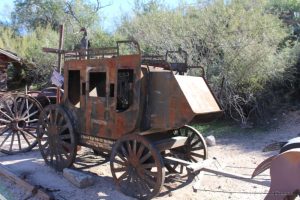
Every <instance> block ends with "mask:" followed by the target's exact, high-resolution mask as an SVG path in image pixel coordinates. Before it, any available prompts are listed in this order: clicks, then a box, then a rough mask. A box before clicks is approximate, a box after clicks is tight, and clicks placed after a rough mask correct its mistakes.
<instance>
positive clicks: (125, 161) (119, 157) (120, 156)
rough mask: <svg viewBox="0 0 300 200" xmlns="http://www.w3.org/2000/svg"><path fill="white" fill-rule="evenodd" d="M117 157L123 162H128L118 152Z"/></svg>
mask: <svg viewBox="0 0 300 200" xmlns="http://www.w3.org/2000/svg"><path fill="white" fill-rule="evenodd" d="M116 156H118V157H119V158H121V160H122V161H124V162H127V160H126V158H125V157H124V156H122V155H121V154H120V153H119V152H117V154H116Z"/></svg>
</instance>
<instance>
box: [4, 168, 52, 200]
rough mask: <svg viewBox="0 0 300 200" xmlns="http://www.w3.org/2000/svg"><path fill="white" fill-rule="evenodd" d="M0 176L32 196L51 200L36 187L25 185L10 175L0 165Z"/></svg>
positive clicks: (22, 181) (8, 171) (7, 170)
mask: <svg viewBox="0 0 300 200" xmlns="http://www.w3.org/2000/svg"><path fill="white" fill-rule="evenodd" d="M0 175H2V176H4V177H6V178H7V179H9V180H10V181H12V182H13V183H15V184H17V185H18V186H20V187H22V188H24V189H25V190H27V191H28V192H30V193H31V194H32V195H33V196H35V197H37V198H40V199H43V200H51V199H53V198H52V197H51V196H49V195H48V194H46V193H45V192H43V191H42V190H40V189H38V188H37V187H35V186H33V185H31V184H29V183H27V182H26V181H24V180H23V179H21V178H20V177H18V176H17V175H15V174H14V173H12V172H11V171H10V170H9V169H8V168H7V167H5V166H4V165H2V164H0Z"/></svg>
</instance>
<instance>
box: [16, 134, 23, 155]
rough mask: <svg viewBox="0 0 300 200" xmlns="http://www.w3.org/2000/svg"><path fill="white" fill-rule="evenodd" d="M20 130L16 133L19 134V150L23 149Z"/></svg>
mask: <svg viewBox="0 0 300 200" xmlns="http://www.w3.org/2000/svg"><path fill="white" fill-rule="evenodd" d="M19 133H20V132H19V131H18V132H17V133H16V134H17V138H18V143H19V150H21V149H22V144H21V140H20V134H19Z"/></svg>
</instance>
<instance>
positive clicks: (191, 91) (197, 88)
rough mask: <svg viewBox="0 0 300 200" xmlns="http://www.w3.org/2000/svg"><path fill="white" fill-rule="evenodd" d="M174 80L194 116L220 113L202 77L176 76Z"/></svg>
mask: <svg viewBox="0 0 300 200" xmlns="http://www.w3.org/2000/svg"><path fill="white" fill-rule="evenodd" d="M175 78H176V80H177V82H178V85H179V87H180V88H181V90H182V92H183V94H184V96H185V97H186V100H187V101H188V103H189V105H190V107H191V109H192V111H193V112H194V113H195V114H206V113H214V112H219V111H221V109H220V107H219V105H218V103H217V101H216V99H215V98H214V96H213V94H212V93H211V91H210V89H209V88H208V85H207V84H206V82H205V81H204V79H203V78H202V77H195V76H178V75H176V76H175Z"/></svg>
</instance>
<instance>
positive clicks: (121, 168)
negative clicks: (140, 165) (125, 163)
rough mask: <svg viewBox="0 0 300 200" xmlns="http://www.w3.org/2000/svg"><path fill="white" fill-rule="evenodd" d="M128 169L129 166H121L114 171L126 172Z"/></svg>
mask: <svg viewBox="0 0 300 200" xmlns="http://www.w3.org/2000/svg"><path fill="white" fill-rule="evenodd" d="M126 170H127V167H120V168H115V169H114V172H115V173H119V172H124V171H126Z"/></svg>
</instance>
